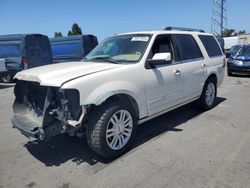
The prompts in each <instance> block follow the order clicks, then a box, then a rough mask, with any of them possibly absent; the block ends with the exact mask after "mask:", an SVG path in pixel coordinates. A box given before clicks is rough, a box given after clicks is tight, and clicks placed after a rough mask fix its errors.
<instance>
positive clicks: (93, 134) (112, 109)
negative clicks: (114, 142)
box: [86, 101, 137, 158]
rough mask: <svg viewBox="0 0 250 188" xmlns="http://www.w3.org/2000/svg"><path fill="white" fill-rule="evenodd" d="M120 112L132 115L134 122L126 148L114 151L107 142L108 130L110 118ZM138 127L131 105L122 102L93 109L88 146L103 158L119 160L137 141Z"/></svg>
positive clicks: (110, 103)
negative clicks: (124, 111) (123, 111)
mask: <svg viewBox="0 0 250 188" xmlns="http://www.w3.org/2000/svg"><path fill="white" fill-rule="evenodd" d="M120 110H126V111H127V112H129V113H130V115H131V117H132V120H133V126H132V133H131V136H130V138H129V140H128V141H127V143H126V144H125V145H124V147H122V148H121V149H119V150H114V149H112V148H111V147H109V145H108V143H107V141H106V130H107V126H108V124H109V121H110V118H111V117H112V116H113V115H114V114H115V113H116V112H118V111H120ZM136 127H137V121H136V117H135V113H134V110H133V109H132V108H131V106H130V105H128V104H126V103H122V102H120V101H114V102H106V103H104V104H103V105H101V106H99V107H96V108H95V109H93V111H92V113H91V115H90V117H89V122H88V125H87V132H86V137H87V142H88V145H89V147H90V148H91V149H92V150H93V151H94V152H96V153H97V154H99V155H101V156H102V157H105V158H117V157H119V156H121V155H123V154H124V153H126V152H127V151H128V150H129V149H130V147H131V146H132V144H133V142H134V140H135V135H136Z"/></svg>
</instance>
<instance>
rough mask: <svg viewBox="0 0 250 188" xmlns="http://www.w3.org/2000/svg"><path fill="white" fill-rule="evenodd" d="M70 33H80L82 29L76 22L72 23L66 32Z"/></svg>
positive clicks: (69, 34)
mask: <svg viewBox="0 0 250 188" xmlns="http://www.w3.org/2000/svg"><path fill="white" fill-rule="evenodd" d="M71 35H82V29H81V28H80V27H79V26H78V24H77V23H74V24H73V25H72V29H71V30H70V31H69V32H68V36H71Z"/></svg>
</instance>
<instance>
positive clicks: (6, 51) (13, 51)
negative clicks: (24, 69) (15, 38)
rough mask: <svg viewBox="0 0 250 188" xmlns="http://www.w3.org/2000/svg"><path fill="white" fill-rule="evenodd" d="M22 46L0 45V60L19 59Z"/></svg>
mask: <svg viewBox="0 0 250 188" xmlns="http://www.w3.org/2000/svg"><path fill="white" fill-rule="evenodd" d="M19 56H20V44H0V58H8V57H19Z"/></svg>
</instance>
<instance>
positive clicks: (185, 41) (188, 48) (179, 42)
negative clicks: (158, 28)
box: [172, 34, 203, 61]
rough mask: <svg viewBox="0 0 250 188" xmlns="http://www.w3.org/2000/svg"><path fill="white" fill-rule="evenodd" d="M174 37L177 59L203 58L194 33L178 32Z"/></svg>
mask: <svg viewBox="0 0 250 188" xmlns="http://www.w3.org/2000/svg"><path fill="white" fill-rule="evenodd" d="M172 37H173V43H174V44H173V45H174V48H175V51H176V61H186V60H193V59H200V58H203V56H202V53H201V50H200V48H199V46H198V44H197V43H196V41H195V39H194V38H193V36H192V35H188V34H176V35H173V36H172Z"/></svg>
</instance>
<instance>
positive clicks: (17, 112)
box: [11, 81, 84, 140]
mask: <svg viewBox="0 0 250 188" xmlns="http://www.w3.org/2000/svg"><path fill="white" fill-rule="evenodd" d="M14 92H15V96H16V99H15V102H14V104H13V111H14V115H13V117H12V119H11V122H12V124H13V128H16V129H18V130H19V131H20V132H21V133H22V134H23V135H25V136H27V137H29V138H35V139H38V140H48V139H50V138H51V137H53V136H56V135H58V134H62V133H69V134H71V135H73V134H74V133H75V132H74V131H76V130H77V129H78V128H79V126H80V125H81V121H82V120H83V117H84V109H83V108H82V107H81V106H80V105H79V97H78V93H77V92H76V91H75V90H67V91H61V90H59V88H50V87H44V86H40V85H39V84H37V83H32V82H26V81H17V83H16V86H15V89H14Z"/></svg>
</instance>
